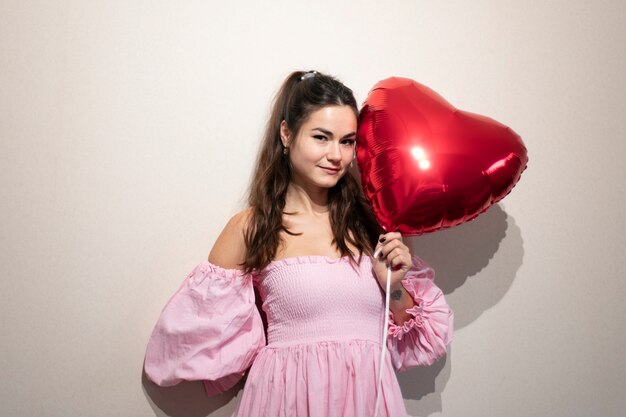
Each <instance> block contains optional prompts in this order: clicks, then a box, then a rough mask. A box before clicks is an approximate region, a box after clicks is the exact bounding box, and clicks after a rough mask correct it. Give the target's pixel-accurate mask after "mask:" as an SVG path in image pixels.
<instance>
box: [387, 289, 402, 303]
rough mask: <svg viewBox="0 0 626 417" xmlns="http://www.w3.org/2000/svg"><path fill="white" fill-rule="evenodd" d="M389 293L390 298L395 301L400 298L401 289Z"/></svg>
mask: <svg viewBox="0 0 626 417" xmlns="http://www.w3.org/2000/svg"><path fill="white" fill-rule="evenodd" d="M389 295H390V296H391V298H392V299H394V300H396V301H397V300H399V299H401V298H402V290H395V291H394V292H392V293H391V294H389Z"/></svg>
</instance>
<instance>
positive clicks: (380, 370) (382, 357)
mask: <svg viewBox="0 0 626 417" xmlns="http://www.w3.org/2000/svg"><path fill="white" fill-rule="evenodd" d="M385 287H386V289H385V321H384V324H383V343H382V347H381V350H380V362H379V365H378V384H377V386H376V404H375V405H374V417H377V416H378V404H379V402H380V391H381V386H382V382H383V368H384V367H385V353H386V352H387V334H388V333H389V331H388V330H387V327H388V326H389V290H390V288H391V265H387V284H386V285H385Z"/></svg>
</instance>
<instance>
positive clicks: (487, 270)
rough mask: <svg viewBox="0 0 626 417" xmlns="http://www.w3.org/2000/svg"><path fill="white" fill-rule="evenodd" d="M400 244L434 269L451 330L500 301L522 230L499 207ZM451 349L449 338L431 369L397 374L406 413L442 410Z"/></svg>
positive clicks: (517, 257) (516, 263)
mask: <svg viewBox="0 0 626 417" xmlns="http://www.w3.org/2000/svg"><path fill="white" fill-rule="evenodd" d="M405 242H406V243H407V245H408V246H409V247H410V248H411V252H412V253H415V254H416V255H418V256H419V257H420V258H422V259H424V260H425V261H426V262H427V263H428V264H430V265H431V266H432V267H433V268H434V269H435V282H436V283H437V285H438V286H439V287H440V288H441V289H442V291H443V292H444V294H445V297H446V301H447V302H448V304H450V306H451V307H452V310H453V311H454V328H455V330H456V331H458V330H459V329H462V328H463V327H465V326H467V325H468V324H470V323H472V322H473V321H474V320H476V319H478V318H479V317H480V315H481V314H482V313H483V312H484V311H486V310H488V309H490V308H491V307H493V306H494V305H496V304H497V303H498V302H499V301H500V300H501V299H502V298H503V297H504V295H505V294H506V293H507V291H508V290H509V288H510V287H511V284H512V283H513V280H514V279H515V276H516V274H517V270H518V269H519V268H520V266H521V265H522V260H523V257H524V248H523V241H522V236H521V231H520V229H519V227H517V226H516V225H515V221H514V219H513V218H512V217H510V216H508V215H507V214H506V213H505V212H504V210H503V209H502V208H501V206H500V205H499V204H496V205H494V206H493V207H491V208H490V209H489V210H488V211H487V212H485V213H483V214H481V215H480V216H478V217H477V218H475V219H474V220H472V221H470V222H468V223H465V224H462V225H460V226H456V227H453V228H450V229H445V230H441V231H438V232H435V233H430V234H426V235H422V236H417V237H412V238H406V239H405ZM453 345H454V339H453V342H452V344H451V345H450V346H449V348H448V354H447V355H446V357H445V358H442V359H440V360H439V361H438V362H437V363H435V364H433V365H432V366H429V367H418V368H413V369H410V370H408V371H406V372H402V373H399V374H398V380H399V382H400V387H401V388H402V393H403V397H404V398H405V400H408V401H407V412H408V413H409V414H410V415H412V416H428V415H430V414H433V413H435V412H441V411H442V407H441V392H442V391H443V390H444V387H445V385H446V383H447V382H448V380H449V379H450V374H451V362H452V361H451V352H452V346H453ZM417 400H419V402H418V401H417Z"/></svg>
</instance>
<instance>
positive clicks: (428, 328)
mask: <svg viewBox="0 0 626 417" xmlns="http://www.w3.org/2000/svg"><path fill="white" fill-rule="evenodd" d="M434 279H435V271H434V270H433V269H432V268H431V267H430V266H429V265H428V264H426V262H424V261H423V260H422V259H420V258H419V257H417V256H415V255H414V256H413V267H412V268H411V270H409V272H408V273H407V274H406V276H405V277H404V279H403V280H402V286H403V287H404V288H405V289H406V290H407V291H408V293H409V294H410V295H411V296H412V297H413V301H414V303H415V305H414V306H413V307H411V308H409V309H407V310H405V311H406V312H407V313H409V314H410V315H411V316H412V318H410V319H409V320H407V321H405V322H404V323H403V324H402V325H397V324H396V323H395V320H394V316H393V313H392V312H391V311H390V312H389V329H388V332H389V336H391V337H389V338H388V339H387V345H388V347H389V352H390V354H391V360H392V362H393V365H394V367H395V368H396V369H397V370H398V371H404V370H406V369H408V368H411V367H413V366H418V365H431V364H433V363H434V362H435V361H436V360H437V359H439V358H440V357H442V356H443V355H445V354H446V351H447V350H446V346H447V345H448V344H450V342H451V341H452V338H453V328H454V313H453V312H452V310H451V309H450V307H449V306H448V304H447V303H446V300H445V297H444V295H443V293H442V292H441V290H440V289H439V288H438V287H437V286H436V285H435V283H434Z"/></svg>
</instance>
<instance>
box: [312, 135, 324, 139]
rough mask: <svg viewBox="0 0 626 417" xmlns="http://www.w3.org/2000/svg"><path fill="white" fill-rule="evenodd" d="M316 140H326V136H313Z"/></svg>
mask: <svg viewBox="0 0 626 417" xmlns="http://www.w3.org/2000/svg"><path fill="white" fill-rule="evenodd" d="M313 138H314V139H315V140H326V136H324V135H315V136H313Z"/></svg>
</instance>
